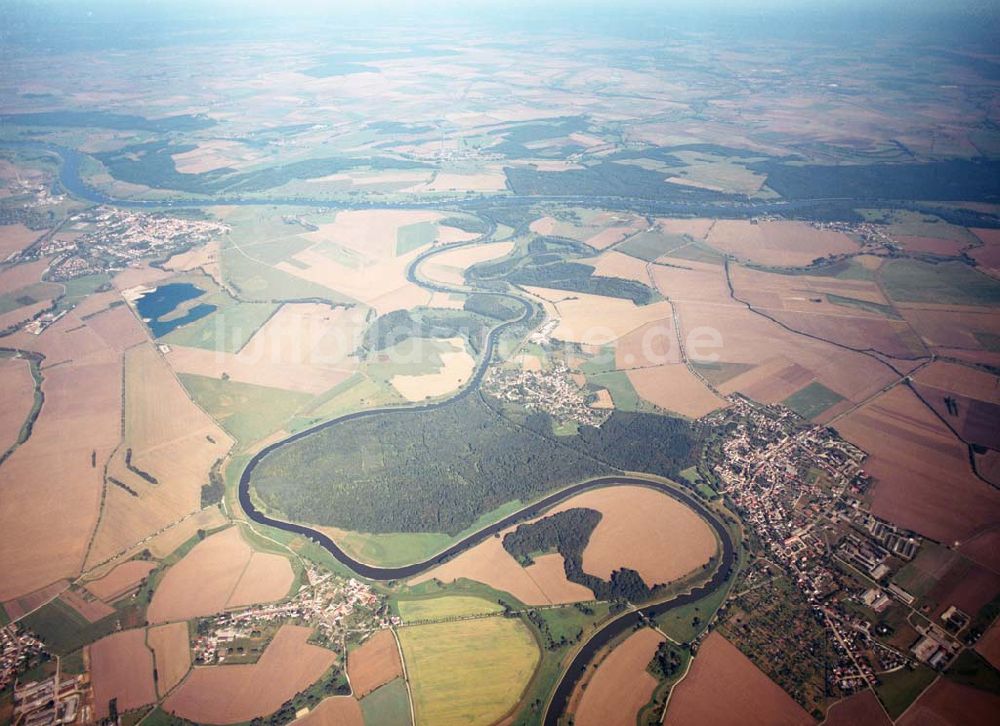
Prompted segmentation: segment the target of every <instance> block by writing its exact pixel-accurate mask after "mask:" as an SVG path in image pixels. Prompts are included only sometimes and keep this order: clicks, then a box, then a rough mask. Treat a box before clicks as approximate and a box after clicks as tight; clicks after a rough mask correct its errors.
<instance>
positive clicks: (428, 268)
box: [420, 242, 514, 285]
mask: <svg viewBox="0 0 1000 726" xmlns="http://www.w3.org/2000/svg"><path fill="white" fill-rule="evenodd" d="M512 249H514V243H513V242H494V243H491V244H478V245H469V246H466V247H459V248H457V249H453V250H447V251H445V252H440V253H438V254H436V255H434V256H433V257H432V258H431V259H430V260H428V261H427V262H426V263H424V264H422V265H421V266H420V272H421V273H422V274H424V275H426V276H427V278H428V279H429V280H431V281H432V282H442V283H444V284H446V285H464V284H465V278H464V272H465V271H466V270H467V269H468V268H470V267H472V266H473V265H475V264H478V263H480V262H485V261H486V260H495V259H497V258H498V257H503V256H504V255H506V254H508V253H509V252H510V251H511V250H512Z"/></svg>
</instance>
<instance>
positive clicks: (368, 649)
mask: <svg viewBox="0 0 1000 726" xmlns="http://www.w3.org/2000/svg"><path fill="white" fill-rule="evenodd" d="M347 675H348V676H349V677H350V679H351V688H352V689H353V691H354V696H355V698H361V697H363V696H365V695H366V694H368V693H371V692H372V691H374V690H375V689H376V688H378V687H379V686H382V685H385V684H386V683H388V682H389V681H391V680H393V679H394V678H398V677H400V676H401V675H403V666H402V664H401V663H400V661H399V648H398V647H397V646H396V637H395V636H394V635H393V634H392V631H391V630H380V631H378V632H377V633H375V634H374V635H372V636H371V637H370V638H368V640H366V641H365V642H364V643H362V644H361V647H359V648H358V649H357V650H355V651H353V652H352V653H350V655H348V656H347Z"/></svg>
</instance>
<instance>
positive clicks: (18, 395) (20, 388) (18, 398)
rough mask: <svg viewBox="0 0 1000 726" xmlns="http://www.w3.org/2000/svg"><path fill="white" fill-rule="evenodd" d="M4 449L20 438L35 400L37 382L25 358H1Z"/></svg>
mask: <svg viewBox="0 0 1000 726" xmlns="http://www.w3.org/2000/svg"><path fill="white" fill-rule="evenodd" d="M0 401H3V407H2V408H0V453H2V452H4V451H6V450H7V449H8V448H9V447H11V446H13V445H14V444H15V443H16V442H17V437H18V435H19V434H20V433H21V427H22V426H23V425H24V423H25V422H26V421H27V420H28V413H29V412H30V411H31V407H32V405H33V404H34V401H35V382H34V380H33V379H32V377H31V368H30V366H29V365H28V361H27V360H25V359H23V358H0Z"/></svg>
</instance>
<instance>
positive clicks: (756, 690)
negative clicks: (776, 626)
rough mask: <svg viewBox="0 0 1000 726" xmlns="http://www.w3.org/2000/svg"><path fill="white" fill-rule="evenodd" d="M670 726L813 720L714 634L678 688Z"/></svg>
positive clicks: (775, 725) (759, 725)
mask: <svg viewBox="0 0 1000 726" xmlns="http://www.w3.org/2000/svg"><path fill="white" fill-rule="evenodd" d="M664 723H665V724H668V725H669V726H691V725H692V724H697V725H698V726H780V725H783V724H788V725H789V726H791V725H793V724H794V725H798V724H811V723H814V722H813V719H812V718H811V717H810V716H809V714H807V713H806V712H805V711H804V710H803V709H802V707H801V706H800V705H799V704H797V703H796V702H795V701H793V700H792V698H791V696H789V695H788V694H787V693H785V692H784V691H783V690H781V688H780V687H779V686H778V684H776V683H775V682H774V681H772V680H771V679H769V678H768V677H767V676H766V675H764V673H763V672H761V671H760V670H759V669H758V668H757V666H755V665H754V664H753V663H752V662H751V661H750V659H749V658H747V657H746V656H745V655H743V654H742V653H741V652H740V651H739V650H738V649H737V648H736V646H734V645H732V644H731V643H730V642H729V641H728V640H726V639H725V638H723V637H722V636H721V635H719V634H718V633H716V632H712V633H711V634H710V635H709V636H708V637H707V638H706V639H705V640H704V641H703V642H702V644H701V647H700V648H699V649H698V654H697V655H696V656H695V659H694V662H693V663H692V664H691V670H690V671H689V672H688V674H687V677H686V678H685V679H684V680H683V681H681V682H680V684H679V685H678V686H676V687H675V688H674V692H673V695H672V696H671V698H670V705H669V707H668V708H667V718H666V720H665V721H664Z"/></svg>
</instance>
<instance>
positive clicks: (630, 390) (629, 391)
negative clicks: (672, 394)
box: [587, 371, 649, 411]
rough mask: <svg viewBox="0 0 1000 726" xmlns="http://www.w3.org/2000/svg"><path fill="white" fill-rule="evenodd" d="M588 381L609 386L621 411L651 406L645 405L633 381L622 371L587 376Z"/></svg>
mask: <svg viewBox="0 0 1000 726" xmlns="http://www.w3.org/2000/svg"><path fill="white" fill-rule="evenodd" d="M587 382H588V383H592V384H594V385H595V386H600V387H602V388H607V389H608V392H609V393H610V394H611V398H612V400H613V401H614V402H615V408H616V409H617V410H619V411H639V410H643V409H648V408H649V406H648V405H643V401H642V399H641V398H639V394H638V393H636V391H635V388H634V387H633V386H632V381H630V380H629V379H628V376H627V375H626V374H625V373H623V372H622V371H609V372H607V373H598V374H596V375H592V376H587Z"/></svg>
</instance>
